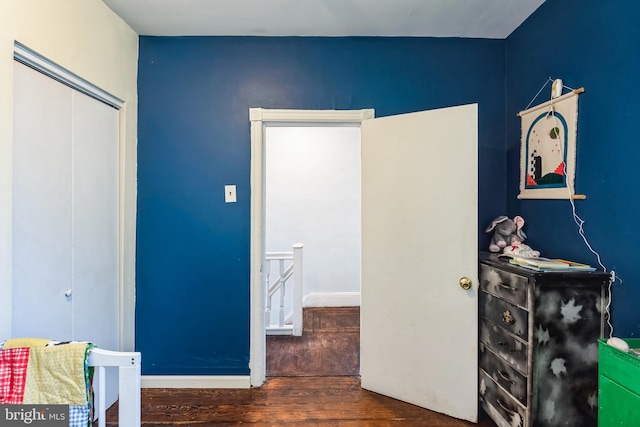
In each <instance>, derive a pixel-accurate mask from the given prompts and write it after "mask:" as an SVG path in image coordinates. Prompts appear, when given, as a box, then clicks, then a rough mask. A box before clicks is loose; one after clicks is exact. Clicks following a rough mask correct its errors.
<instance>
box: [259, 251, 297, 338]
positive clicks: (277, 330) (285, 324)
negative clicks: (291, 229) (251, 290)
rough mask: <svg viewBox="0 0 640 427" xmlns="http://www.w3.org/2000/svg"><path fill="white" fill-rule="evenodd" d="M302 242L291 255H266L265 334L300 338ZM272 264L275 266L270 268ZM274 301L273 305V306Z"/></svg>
mask: <svg viewBox="0 0 640 427" xmlns="http://www.w3.org/2000/svg"><path fill="white" fill-rule="evenodd" d="M303 246H304V245H303V244H302V243H296V244H295V245H293V251H292V252H267V253H266V254H265V263H264V277H265V283H266V287H267V289H266V297H267V300H266V303H265V319H266V325H267V326H266V333H267V335H294V336H301V335H302V323H303V319H302V248H303ZM272 264H275V265H276V267H273V268H272ZM274 301H276V302H277V306H275V307H274Z"/></svg>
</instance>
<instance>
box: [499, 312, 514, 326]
mask: <svg viewBox="0 0 640 427" xmlns="http://www.w3.org/2000/svg"><path fill="white" fill-rule="evenodd" d="M502 321H503V322H504V323H506V324H507V325H512V324H514V323H516V319H515V318H514V317H513V315H512V314H511V312H510V311H509V310H506V311H505V312H504V313H502Z"/></svg>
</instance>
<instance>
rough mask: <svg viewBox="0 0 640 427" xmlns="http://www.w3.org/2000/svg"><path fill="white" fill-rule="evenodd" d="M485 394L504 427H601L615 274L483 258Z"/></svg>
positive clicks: (481, 295) (482, 392) (483, 401)
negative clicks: (603, 351)
mask: <svg viewBox="0 0 640 427" xmlns="http://www.w3.org/2000/svg"><path fill="white" fill-rule="evenodd" d="M479 268H480V271H479V278H480V291H479V302H478V304H479V307H478V309H479V310H478V311H479V316H480V319H479V328H480V330H479V339H480V343H479V349H480V353H479V367H480V371H479V392H480V402H481V406H482V408H483V409H484V410H485V412H486V413H487V414H488V415H489V416H490V417H491V419H493V420H494V422H495V423H496V424H497V425H498V426H499V427H514V426H522V427H537V426H545V427H546V426H564V427H572V426H575V427H589V426H593V427H595V426H597V414H598V400H597V399H598V338H601V337H604V336H605V335H608V328H607V322H606V313H605V308H606V305H607V302H608V285H609V274H608V273H602V272H585V271H575V272H574V271H572V272H536V271H533V270H529V269H526V268H523V267H518V266H515V265H512V264H510V263H508V262H507V261H503V260H500V259H498V258H497V257H496V255H493V254H488V253H486V254H481V255H480V267H479Z"/></svg>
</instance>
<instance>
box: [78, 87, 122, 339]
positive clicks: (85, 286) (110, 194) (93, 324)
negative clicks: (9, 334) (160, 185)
mask: <svg viewBox="0 0 640 427" xmlns="http://www.w3.org/2000/svg"><path fill="white" fill-rule="evenodd" d="M73 99H74V103H73V104H74V108H73V112H74V115H73V117H74V138H73V140H74V143H73V171H74V174H73V265H74V269H73V283H74V295H73V324H74V334H73V336H74V339H77V340H86V341H91V342H93V343H94V344H96V345H98V346H99V347H102V348H105V349H110V350H117V349H118V345H119V343H118V334H119V327H118V318H119V303H118V299H119V285H118V284H119V281H118V277H119V269H118V265H119V264H118V111H117V110H116V109H114V108H112V107H110V106H108V105H106V104H103V103H101V102H99V101H96V100H95V99H93V98H90V97H88V96H86V95H84V94H82V93H79V92H75V91H74V97H73ZM87 319H91V321H90V322H89V321H87Z"/></svg>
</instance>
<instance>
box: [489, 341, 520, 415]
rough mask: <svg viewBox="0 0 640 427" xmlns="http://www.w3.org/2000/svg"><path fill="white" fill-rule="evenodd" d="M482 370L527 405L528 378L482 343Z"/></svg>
mask: <svg viewBox="0 0 640 427" xmlns="http://www.w3.org/2000/svg"><path fill="white" fill-rule="evenodd" d="M480 368H482V369H483V370H484V371H485V372H486V373H487V374H488V375H489V376H490V377H491V378H493V380H494V381H495V382H496V383H498V384H499V385H501V386H502V388H504V389H505V390H507V391H508V392H509V393H510V394H511V395H512V396H513V397H515V398H516V399H518V400H519V401H520V403H522V404H523V405H525V406H526V405H527V377H525V376H524V375H522V374H521V373H520V372H518V371H516V370H515V369H514V368H513V367H512V366H511V365H509V364H508V363H507V362H505V361H504V360H502V359H501V358H500V357H498V356H496V355H495V354H494V353H493V352H492V351H491V350H490V349H489V348H488V347H487V346H485V345H484V344H482V343H480Z"/></svg>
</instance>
